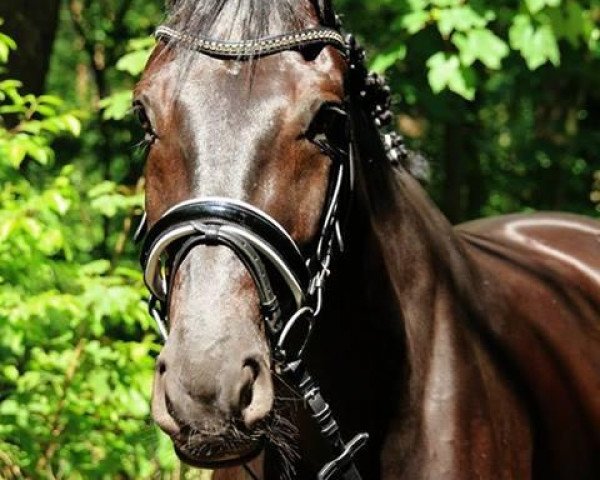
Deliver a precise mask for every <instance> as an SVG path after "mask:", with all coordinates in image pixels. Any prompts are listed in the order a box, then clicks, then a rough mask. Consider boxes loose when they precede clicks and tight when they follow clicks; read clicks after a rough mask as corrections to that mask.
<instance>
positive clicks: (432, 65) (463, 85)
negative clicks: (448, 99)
mask: <svg viewBox="0 0 600 480" xmlns="http://www.w3.org/2000/svg"><path fill="white" fill-rule="evenodd" d="M427 67H428V68H429V73H428V76H427V78H428V80H429V85H431V89H432V90H433V91H434V93H440V92H441V91H443V90H444V89H448V90H450V91H452V92H454V93H457V94H458V95H460V96H461V97H463V98H465V99H467V100H473V99H474V98H475V86H474V83H475V82H474V74H473V72H472V70H470V69H468V68H465V67H463V66H462V65H461V63H460V60H459V58H458V56H457V55H450V54H446V53H444V52H438V53H436V54H435V55H433V56H432V57H431V58H430V59H429V60H428V61H427Z"/></svg>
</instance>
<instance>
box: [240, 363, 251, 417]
mask: <svg viewBox="0 0 600 480" xmlns="http://www.w3.org/2000/svg"><path fill="white" fill-rule="evenodd" d="M246 368H247V367H244V370H245V369H246ZM253 395H254V379H251V380H250V381H247V382H246V383H245V384H244V385H242V391H241V392H240V411H242V412H243V411H244V410H246V408H248V407H249V406H250V404H251V403H252V396H253Z"/></svg>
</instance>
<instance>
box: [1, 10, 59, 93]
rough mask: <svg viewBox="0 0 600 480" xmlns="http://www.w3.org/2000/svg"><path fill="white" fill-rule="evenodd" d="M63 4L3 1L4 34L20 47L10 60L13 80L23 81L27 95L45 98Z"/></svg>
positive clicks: (9, 70) (2, 27)
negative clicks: (43, 96) (46, 82)
mask: <svg viewBox="0 0 600 480" xmlns="http://www.w3.org/2000/svg"><path fill="white" fill-rule="evenodd" d="M59 9H60V0H1V1H0V18H3V19H4V25H2V26H0V31H2V32H3V33H6V34H7V35H9V36H11V37H12V38H13V39H14V40H15V41H16V42H17V45H18V50H17V52H14V53H13V54H12V55H11V57H10V60H9V64H8V72H9V75H10V77H11V78H16V79H18V80H21V81H22V82H23V85H24V91H26V92H27V93H35V94H38V95H39V94H41V93H42V92H43V90H44V83H45V80H46V74H47V73H48V67H49V64H50V55H51V53H52V45H53V43H54V37H55V35H56V28H57V26H58V13H59Z"/></svg>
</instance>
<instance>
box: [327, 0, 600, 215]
mask: <svg viewBox="0 0 600 480" xmlns="http://www.w3.org/2000/svg"><path fill="white" fill-rule="evenodd" d="M338 8H339V9H340V10H341V11H343V12H346V13H347V15H346V16H345V23H346V27H347V28H349V29H350V30H352V31H354V32H358V33H359V36H361V37H362V38H361V39H362V40H363V42H364V43H366V46H367V47H368V51H369V52H370V54H371V65H372V66H373V67H374V68H375V69H376V70H377V71H379V72H386V74H387V76H388V78H389V80H390V82H391V84H392V90H393V91H394V92H395V93H396V97H395V104H396V108H397V113H398V128H399V129H400V130H401V131H402V132H403V133H404V134H405V135H406V136H407V137H409V143H410V144H411V145H412V146H413V147H416V148H420V149H422V150H424V151H425V152H426V153H427V154H428V156H429V157H430V158H431V160H432V163H433V172H434V178H433V184H432V187H431V192H432V194H433V195H434V197H435V199H436V200H438V202H439V204H440V206H441V207H442V208H443V209H444V210H445V212H446V213H447V214H448V215H449V217H450V218H451V220H452V221H460V220H464V219H466V218H472V217H478V216H481V215H491V214H499V213H508V212H512V211H515V210H527V209H531V208H543V209H559V208H563V209H565V208H566V209H570V210H573V211H578V212H582V213H588V214H591V213H593V212H594V209H593V206H592V204H591V202H590V201H589V191H590V187H591V185H592V175H593V172H594V170H597V166H598V165H599V164H600V160H599V159H598V154H597V152H598V151H600V150H599V149H600V138H599V135H598V134H597V128H596V125H597V124H598V123H597V122H598V121H599V120H600V119H599V118H598V115H597V113H596V112H597V111H598V109H597V107H596V105H597V104H598V102H599V101H600V100H599V97H598V92H597V89H596V88H594V85H598V84H599V82H600V74H599V72H600V42H599V40H600V27H599V25H600V3H598V2H597V0H588V1H585V2H577V1H574V0H521V1H520V2H508V1H500V2H491V1H489V0H473V1H470V2H465V1H463V0H407V1H406V2H397V1H395V0H381V1H379V2H372V1H367V0H340V1H339V5H338Z"/></svg>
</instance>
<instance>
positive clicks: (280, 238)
mask: <svg viewBox="0 0 600 480" xmlns="http://www.w3.org/2000/svg"><path fill="white" fill-rule="evenodd" d="M156 37H157V39H159V40H161V41H163V42H166V43H168V44H176V45H181V46H183V47H185V48H186V49H190V50H193V51H196V52H199V53H201V54H204V55H209V56H211V57H215V58H220V59H229V60H238V61H247V60H251V59H254V58H258V57H263V56H267V55H273V54H277V53H281V52H284V51H288V50H302V49H305V48H307V47H315V46H320V47H324V46H332V47H334V48H336V49H337V50H338V51H339V52H340V53H341V54H342V55H343V56H344V58H345V59H346V61H347V62H348V78H347V79H346V88H347V90H349V91H348V92H347V98H348V100H347V101H348V102H349V101H350V100H355V99H358V100H359V101H361V102H362V104H363V106H364V108H365V109H366V111H367V113H368V114H370V116H371V117H372V119H373V122H374V124H375V126H377V127H379V126H381V125H383V124H384V123H386V122H387V120H388V119H389V117H391V114H390V113H389V104H390V101H389V88H387V87H386V86H385V84H384V82H383V81H382V80H381V79H380V77H377V76H375V75H372V74H369V72H368V71H367V69H366V68H365V66H364V51H363V50H362V49H361V48H360V47H359V46H357V44H356V42H355V41H354V38H353V37H352V36H351V35H349V36H347V37H344V36H343V35H342V34H341V33H340V32H339V31H338V30H335V29H331V28H325V27H323V28H317V29H310V30H304V31H300V32H297V33H293V34H289V35H280V36H273V37H266V38H261V39H258V40H248V41H241V42H223V41H219V40H211V39H204V38H199V37H192V36H189V35H186V34H182V33H179V32H177V31H175V30H173V29H171V28H169V27H166V26H161V27H159V28H158V29H157V30H156ZM346 115H347V114H346ZM347 120H348V123H349V128H348V130H349V132H347V133H348V134H349V138H348V147H347V149H346V150H342V149H340V148H339V147H333V146H332V145H330V144H329V143H327V142H326V141H322V140H317V139H315V140H313V141H314V143H315V144H316V145H317V146H318V147H319V148H320V149H321V150H322V151H323V153H324V154H326V155H328V156H329V157H330V158H331V160H332V164H333V165H332V171H331V172H332V173H331V174H330V185H329V190H328V197H327V199H326V203H325V205H326V207H325V210H324V213H323V218H322V221H321V230H320V235H319V238H318V241H317V242H316V244H315V245H316V246H315V249H314V252H313V253H312V255H311V256H310V257H308V258H305V257H304V256H303V255H302V253H301V251H300V248H299V247H298V245H297V244H296V242H295V241H294V240H293V239H292V237H291V236H290V235H289V234H288V232H286V231H285V229H284V228H283V227H282V226H281V225H280V224H279V223H278V222H277V221H276V220H275V219H273V218H272V217H270V216H269V215H268V214H267V213H265V212H263V211H261V210H259V209H257V208H256V207H254V206H252V205H250V204H248V203H245V202H242V201H239V200H234V199H231V198H220V197H205V198H198V199H193V200H189V201H186V202H183V203H180V204H178V205H175V206H174V207H173V208H171V209H170V210H168V211H167V212H166V213H165V214H164V215H163V216H162V218H160V219H159V220H158V221H157V222H156V223H155V224H154V225H152V226H151V227H150V228H148V225H147V222H146V216H145V215H144V218H143V220H142V222H141V224H140V227H139V228H138V231H137V232H136V240H137V239H142V238H143V246H142V254H141V265H142V268H143V270H144V280H145V283H146V285H147V287H148V289H149V291H150V294H151V297H150V301H149V313H150V315H151V316H152V317H153V318H154V319H155V321H156V323H157V325H158V328H159V331H160V334H161V336H162V337H163V339H164V340H165V341H166V339H167V337H168V327H167V326H168V313H167V312H168V305H169V292H170V290H171V288H170V286H171V282H172V279H173V277H174V276H175V273H176V272H177V269H178V268H179V266H180V265H181V263H182V262H183V260H184V259H185V257H186V255H187V254H188V253H189V252H190V251H191V250H192V249H193V248H194V247H196V246H199V245H219V246H225V247H228V248H229V249H231V250H232V251H233V252H234V253H235V254H236V256H237V257H238V258H239V259H240V261H241V262H242V263H243V264H244V266H245V267H246V269H247V270H248V272H249V273H250V275H251V277H252V279H253V281H254V284H255V286H256V290H257V292H258V296H259V299H260V308H261V313H262V315H263V318H264V321H265V325H266V329H267V333H268V337H269V340H270V343H271V350H272V355H273V359H274V364H275V368H276V369H277V371H278V373H280V374H283V375H286V376H287V378H288V379H289V381H290V382H291V383H292V384H294V385H295V386H296V387H297V388H298V390H299V392H300V393H301V394H302V396H303V398H304V400H305V402H306V405H307V407H308V408H309V410H310V413H311V415H312V417H313V418H314V419H315V421H316V422H317V424H318V426H319V429H320V431H321V434H322V436H323V437H324V438H325V440H326V441H327V442H328V444H329V446H330V448H331V450H332V452H333V454H334V458H333V459H332V460H331V461H330V462H329V463H327V464H326V465H325V466H323V468H322V469H321V470H320V472H319V474H318V479H319V480H331V479H336V478H342V479H344V480H360V479H361V476H360V474H359V473H358V470H357V469H356V466H355V465H354V460H353V459H354V457H355V455H356V454H357V452H358V451H359V450H360V449H361V448H362V447H363V446H364V445H365V444H366V442H367V440H368V434H366V433H361V434H358V435H356V436H355V437H354V438H353V439H352V440H351V441H349V442H347V443H346V442H344V441H343V439H342V437H341V434H340V430H339V426H338V424H337V422H336V421H335V419H334V417H333V415H332V412H331V409H330V407H329V405H328V404H327V402H326V401H325V400H324V398H323V396H322V395H321V393H320V389H319V387H318V386H317V384H316V382H315V381H314V380H313V378H312V377H311V376H310V375H309V373H308V371H307V370H306V368H305V366H304V363H303V353H304V350H305V348H306V346H307V344H308V340H309V337H310V334H311V331H312V329H313V325H314V322H315V319H316V317H317V316H318V315H319V313H320V311H321V308H322V305H323V290H324V287H325V283H326V280H327V278H328V276H329V274H330V267H331V262H332V259H333V257H334V255H335V253H336V252H343V249H344V243H343V237H342V234H343V230H344V225H343V223H344V220H345V218H344V217H345V214H346V213H347V211H348V209H349V203H350V200H351V197H352V192H353V188H354V171H355V161H356V159H355V149H356V147H355V145H354V142H353V139H352V125H351V122H352V119H351V118H349V116H347ZM388 153H389V152H388ZM273 284H276V285H278V286H282V285H283V287H285V293H282V292H281V291H280V290H277V292H276V290H275V289H274V288H273ZM298 338H300V339H301V340H300V341H297V339H298ZM214 467H215V468H218V467H219V465H217V464H216V465H215V466H214Z"/></svg>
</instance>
